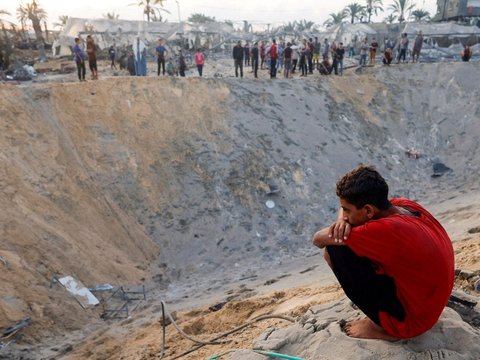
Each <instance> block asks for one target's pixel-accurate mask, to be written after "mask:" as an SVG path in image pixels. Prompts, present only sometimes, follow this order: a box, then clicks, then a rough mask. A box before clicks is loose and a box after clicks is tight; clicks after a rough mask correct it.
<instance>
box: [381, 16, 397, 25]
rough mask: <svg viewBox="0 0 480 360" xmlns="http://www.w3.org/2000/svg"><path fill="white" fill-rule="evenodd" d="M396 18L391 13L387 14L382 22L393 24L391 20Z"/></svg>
mask: <svg viewBox="0 0 480 360" xmlns="http://www.w3.org/2000/svg"><path fill="white" fill-rule="evenodd" d="M395 20H397V17H396V16H395V15H393V14H390V15H388V16H387V17H386V18H385V19H383V22H385V23H387V24H393V22H394V21H395Z"/></svg>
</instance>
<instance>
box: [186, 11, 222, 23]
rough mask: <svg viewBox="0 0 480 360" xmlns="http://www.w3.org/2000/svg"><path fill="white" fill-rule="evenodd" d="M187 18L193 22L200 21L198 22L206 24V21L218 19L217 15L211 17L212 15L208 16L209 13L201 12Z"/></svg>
mask: <svg viewBox="0 0 480 360" xmlns="http://www.w3.org/2000/svg"><path fill="white" fill-rule="evenodd" d="M187 20H188V21H190V22H193V23H198V24H206V23H209V22H215V21H216V20H215V16H214V17H211V16H207V15H205V14H201V13H194V14H192V15H190V16H189V18H188V19H187Z"/></svg>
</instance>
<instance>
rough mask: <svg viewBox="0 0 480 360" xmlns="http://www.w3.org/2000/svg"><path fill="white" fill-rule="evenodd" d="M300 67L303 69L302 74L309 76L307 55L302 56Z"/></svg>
mask: <svg viewBox="0 0 480 360" xmlns="http://www.w3.org/2000/svg"><path fill="white" fill-rule="evenodd" d="M300 69H301V70H302V76H307V74H308V67H307V59H306V57H305V56H302V57H301V58H300Z"/></svg>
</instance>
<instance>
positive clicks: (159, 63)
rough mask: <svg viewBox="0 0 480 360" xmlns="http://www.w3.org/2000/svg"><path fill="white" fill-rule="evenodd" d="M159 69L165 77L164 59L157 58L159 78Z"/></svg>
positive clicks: (158, 74)
mask: <svg viewBox="0 0 480 360" xmlns="http://www.w3.org/2000/svg"><path fill="white" fill-rule="evenodd" d="M160 68H161V70H162V74H163V75H165V58H164V57H163V56H162V57H158V59H157V76H160Z"/></svg>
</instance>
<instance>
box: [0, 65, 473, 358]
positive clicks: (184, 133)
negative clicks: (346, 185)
mask: <svg viewBox="0 0 480 360" xmlns="http://www.w3.org/2000/svg"><path fill="white" fill-rule="evenodd" d="M62 64H65V65H62ZM71 65H72V63H71V62H64V61H62V60H60V61H52V62H49V63H47V64H42V67H45V68H53V69H55V68H57V69H60V68H61V67H62V66H63V67H65V66H71ZM447 65H448V64H447ZM447 65H445V64H443V65H438V64H428V65H427V64H420V65H418V66H417V67H414V66H415V65H412V64H410V65H403V66H399V67H392V70H391V71H390V70H388V69H386V68H384V67H381V66H378V67H376V68H373V69H372V68H366V69H362V70H355V69H349V70H347V71H346V73H345V76H343V77H334V76H331V77H321V76H320V75H319V74H318V73H317V74H314V75H313V76H311V77H309V78H308V79H300V78H295V79H293V80H282V79H277V80H275V82H276V83H275V84H272V82H270V81H269V80H267V79H268V77H269V76H268V73H267V71H263V72H262V71H260V79H259V80H253V79H251V78H252V75H251V74H250V73H247V72H246V76H245V77H246V79H244V80H243V81H244V82H243V83H238V82H237V80H236V79H233V78H232V77H233V69H232V68H231V64H230V61H229V60H221V61H218V62H216V63H214V64H209V63H208V62H207V65H206V68H205V75H206V78H207V79H196V76H195V72H194V71H193V70H191V71H189V73H188V74H187V76H188V77H190V78H191V79H177V78H174V79H170V78H168V79H163V77H160V79H159V80H158V82H157V81H156V80H153V79H152V78H154V77H155V78H156V75H155V74H154V70H155V64H150V66H149V69H150V70H151V71H150V73H149V76H148V77H147V79H138V78H131V77H128V76H124V73H120V72H118V73H114V72H113V71H111V70H110V69H109V68H108V66H107V64H106V63H101V66H100V79H99V80H97V81H93V80H89V81H87V83H86V84H83V83H82V84H80V83H79V82H78V80H77V79H76V74H75V73H70V74H51V73H49V74H46V75H43V74H42V73H41V74H40V75H39V76H38V78H37V79H36V80H35V83H34V84H32V83H21V84H19V85H15V84H13V83H8V84H1V85H0V95H1V99H2V107H1V109H2V110H0V116H1V117H2V125H1V126H2V128H1V133H2V137H1V142H0V146H1V148H2V152H1V154H2V163H3V164H2V167H1V172H2V173H1V174H2V177H1V179H2V180H1V181H2V182H1V184H0V189H1V193H0V196H1V198H2V204H5V206H4V209H5V211H3V212H2V215H1V216H2V217H1V220H2V224H3V227H2V231H3V233H2V236H3V239H4V241H2V244H1V246H0V255H1V256H2V258H3V259H5V260H6V264H8V266H7V265H5V268H6V269H7V271H4V272H2V273H1V274H0V278H1V283H0V290H1V294H2V296H1V299H0V313H1V314H2V316H1V317H0V319H1V320H0V325H1V326H2V327H6V326H9V325H11V324H12V323H14V322H15V321H17V320H19V319H21V318H23V317H25V316H27V315H28V316H31V317H32V318H33V319H34V322H33V324H32V325H30V326H29V327H27V328H26V329H25V330H24V331H22V333H21V334H20V335H21V336H19V337H18V339H17V342H18V344H12V345H10V346H9V347H7V348H5V349H4V350H0V357H1V356H7V358H9V357H10V358H19V357H20V356H23V358H24V359H39V358H55V359H61V358H65V359H85V358H90V359H132V360H133V359H150V358H155V357H156V356H158V354H159V352H160V351H161V344H162V342H161V329H162V327H161V323H159V321H160V319H161V312H160V306H159V299H165V300H167V306H168V309H169V310H170V311H176V318H177V322H178V324H179V326H181V327H182V328H183V329H184V330H185V331H186V332H187V333H188V334H190V335H192V336H195V337H198V338H201V339H203V340H205V339H211V338H213V337H215V336H217V335H218V334H221V333H222V332H225V331H228V330H229V329H231V328H232V327H235V326H238V325H240V324H243V323H245V322H246V321H248V320H250V319H252V318H253V317H255V316H257V315H260V314H264V313H270V314H271V313H274V314H282V315H289V316H292V317H299V316H302V315H303V314H304V313H305V311H306V310H307V309H308V308H309V307H311V306H313V305H316V304H321V303H328V302H331V301H335V300H338V299H340V298H341V297H343V293H342V291H341V290H340V289H339V288H338V286H337V285H336V284H335V281H334V279H333V277H332V275H331V272H330V271H329V270H328V269H327V268H326V266H325V264H324V263H323V261H322V260H321V258H320V256H321V254H320V252H319V251H317V250H316V249H313V248H311V246H309V244H308V243H309V239H310V236H311V234H312V233H313V231H314V230H315V228H317V227H318V226H321V225H322V224H323V223H325V222H326V221H328V219H331V218H332V216H333V214H334V212H335V208H336V200H335V197H334V196H333V194H331V196H329V195H325V194H329V193H331V186H330V184H333V183H334V180H335V179H336V177H337V176H338V175H339V174H341V173H342V172H344V171H346V170H348V169H349V168H351V167H353V166H355V165H356V164H357V163H358V162H361V161H365V160H367V161H369V162H374V163H376V165H377V166H378V167H379V168H380V169H381V171H382V172H387V171H388V173H389V178H388V180H389V182H390V183H391V184H392V192H393V193H394V194H400V195H404V196H409V197H412V198H419V199H421V200H422V201H423V202H424V204H425V206H426V207H427V208H428V209H429V210H430V211H431V212H432V213H433V214H434V215H435V216H437V218H438V219H439V220H440V221H441V222H442V224H444V226H445V227H446V229H447V231H448V232H449V234H450V235H451V238H452V240H453V241H454V247H455V252H456V268H457V269H459V270H460V269H461V270H464V271H465V270H468V271H470V272H478V271H480V265H479V264H480V261H479V257H480V245H479V244H480V236H479V235H478V233H479V227H480V213H479V210H478V206H476V204H478V201H479V200H480V192H479V185H478V181H477V176H478V169H479V163H478V160H477V157H476V156H475V153H476V151H477V150H478V136H476V134H478V126H477V125H476V123H475V122H473V121H472V118H474V117H475V116H476V115H478V114H480V110H479V108H478V101H476V99H478V89H477V90H475V89H473V88H472V89H470V92H467V91H466V90H465V89H463V87H462V86H460V85H461V84H463V83H466V82H467V80H468V77H469V76H472V69H473V70H474V71H476V72H475V74H477V73H478V64H467V65H465V64H458V66H456V67H455V69H453V70H451V71H450V70H448V68H447ZM469 65H470V66H471V67H472V68H471V69H468V68H465V66H469ZM38 70H39V72H40V71H42V69H41V68H39V69H38ZM297 76H298V75H297ZM422 76H423V77H422ZM215 77H221V78H222V79H216V78H215ZM420 79H421V81H420ZM469 84H470V85H471V86H473V85H472V84H471V83H469ZM159 85H160V86H159ZM470 85H469V86H470ZM432 88H435V89H437V91H436V92H432V91H431V89H432ZM192 89H194V90H193V91H192ZM452 92H455V93H456V94H457V97H456V100H451V99H450V98H449V97H448V94H451V93H452ZM112 99H115V101H114V100H112ZM155 99H160V100H157V101H155ZM458 99H461V101H458ZM304 100H306V101H304ZM402 104H404V105H402ZM239 109H240V110H241V109H247V110H245V111H238V110H239ZM158 114H162V115H163V114H166V115H165V116H158ZM112 119H114V120H115V121H113V120H112ZM297 120H298V122H297ZM300 121H301V125H299V122H300ZM451 122H454V124H452V125H450V123H451ZM454 125H455V126H454ZM252 134H254V135H253V136H252ZM352 134H355V136H353V135H352ZM318 139H320V141H319V140H318ZM410 147H415V148H416V149H418V150H419V151H420V152H421V154H422V157H421V158H420V159H418V160H413V159H408V158H407V157H406V156H405V154H404V151H405V149H406V148H410ZM436 160H441V161H442V162H445V163H446V164H447V165H448V166H449V167H450V168H451V169H452V173H450V175H449V174H446V175H444V176H443V177H441V178H439V179H435V178H432V177H431V176H430V175H431V164H432V161H436ZM326 168H327V169H328V171H325V169H326ZM406 174H408V176H406ZM273 185H275V186H276V187H278V188H280V190H281V196H279V195H273V196H274V197H272V195H265V193H266V192H268V191H270V190H271V186H273ZM187 190H188V191H187ZM267 199H273V200H275V204H276V207H275V208H274V210H268V209H267V208H265V206H264V204H265V201H266V200H267ZM258 204H260V205H261V206H260V205H258ZM319 204H321V205H319ZM287 209H288V210H287ZM252 215H253V216H252ZM217 234H224V235H223V237H222V238H220V237H219V236H217ZM236 239H245V241H243V240H242V242H240V243H239V244H238V245H237V246H236V247H235V240H236ZM239 241H240V240H239ZM192 249H195V250H198V251H192ZM273 249H275V250H277V249H278V251H273ZM272 252H275V257H272V256H271V255H272ZM159 254H160V255H159ZM211 259H213V261H211ZM220 259H226V261H225V262H224V263H222V261H220ZM0 266H2V264H1V263H0ZM59 273H60V274H75V275H76V276H77V277H78V278H80V279H82V281H83V282H84V283H86V284H89V285H90V284H98V283H104V282H110V283H113V284H140V283H142V282H144V283H146V284H147V289H148V300H147V301H146V302H144V303H142V305H141V306H140V308H138V309H137V310H136V311H135V312H134V313H132V316H131V317H130V318H129V319H126V320H120V321H118V320H108V321H107V322H104V321H103V320H101V319H99V318H98V316H99V314H100V312H101V309H100V308H97V309H93V310H88V311H84V310H82V309H79V307H78V304H76V302H75V301H74V300H73V299H72V298H70V297H69V296H68V294H66V293H65V292H64V291H62V289H59V288H53V289H49V287H48V286H49V282H50V280H51V277H52V275H53V274H59ZM473 285H474V283H473V281H472V278H470V280H467V279H464V278H462V277H458V279H457V286H458V287H459V288H461V289H463V290H465V291H467V292H469V293H471V294H474V295H475V296H477V293H475V292H474V291H473ZM223 302H226V305H225V306H224V307H223V308H222V309H221V310H219V311H215V312H213V311H210V310H208V308H209V307H210V306H212V305H215V304H218V303H223ZM287 325H289V323H288V322H287V321H284V320H280V319H274V320H267V321H262V322H258V323H255V324H253V325H251V326H249V327H247V328H246V329H244V330H242V331H241V332H239V333H237V334H236V335H234V336H229V337H228V338H227V339H228V340H229V342H228V343H227V344H222V345H208V346H205V347H202V348H201V349H200V350H198V351H196V352H194V353H192V354H189V355H187V356H185V358H187V359H200V358H206V357H208V356H213V355H215V354H219V353H222V352H223V351H225V350H227V349H231V348H246V349H249V348H251V347H252V343H253V341H254V339H255V338H257V337H258V336H259V335H260V334H261V333H262V332H263V331H265V330H266V329H267V328H269V327H276V328H280V327H285V326H287ZM166 344H167V349H166V355H165V358H166V359H173V358H175V356H178V355H180V354H181V353H183V352H185V351H187V350H189V349H190V348H191V346H192V342H190V341H188V340H185V339H184V338H182V337H180V336H179V334H178V332H176V331H175V330H174V328H173V327H172V325H169V326H167V341H166ZM2 352H3V354H2Z"/></svg>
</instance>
